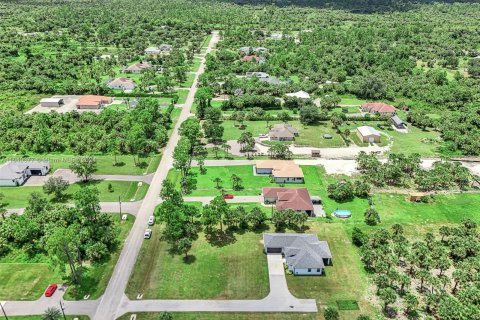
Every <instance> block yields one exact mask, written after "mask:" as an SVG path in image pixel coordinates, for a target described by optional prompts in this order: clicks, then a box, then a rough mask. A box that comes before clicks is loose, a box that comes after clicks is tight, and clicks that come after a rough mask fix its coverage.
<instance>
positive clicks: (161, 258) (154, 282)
mask: <svg viewBox="0 0 480 320" xmlns="http://www.w3.org/2000/svg"><path fill="white" fill-rule="evenodd" d="M160 232H161V228H160V226H159V225H156V226H154V228H153V237H152V239H150V240H147V241H145V242H144V244H143V246H142V249H141V251H140V255H139V258H138V259H137V263H136V266H135V268H134V271H133V274H132V276H131V278H130V281H129V284H128V287H127V295H128V296H129V297H130V299H136V296H137V294H139V293H143V294H144V298H151V299H261V298H263V297H265V296H266V295H267V293H268V290H269V289H268V288H269V287H268V272H267V259H266V257H265V255H264V254H263V251H262V244H261V243H260V240H261V234H260V233H253V232H246V233H244V234H241V235H240V234H235V235H234V237H235V241H234V242H232V243H222V244H218V245H212V244H210V243H209V242H208V241H207V240H206V239H205V236H204V234H200V235H199V239H198V240H196V241H195V242H194V243H193V246H192V249H191V253H190V256H189V258H188V260H184V257H183V256H172V255H170V254H169V252H168V248H169V245H168V244H167V243H166V242H164V241H160Z"/></svg>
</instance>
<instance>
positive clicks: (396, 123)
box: [391, 115, 407, 129]
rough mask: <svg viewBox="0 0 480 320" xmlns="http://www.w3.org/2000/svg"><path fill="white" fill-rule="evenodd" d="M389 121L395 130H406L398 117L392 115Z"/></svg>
mask: <svg viewBox="0 0 480 320" xmlns="http://www.w3.org/2000/svg"><path fill="white" fill-rule="evenodd" d="M391 119H392V123H393V125H394V126H395V128H397V129H406V127H407V125H406V124H405V122H403V120H402V119H400V117H399V116H397V115H394V116H393V117H392V118H391Z"/></svg>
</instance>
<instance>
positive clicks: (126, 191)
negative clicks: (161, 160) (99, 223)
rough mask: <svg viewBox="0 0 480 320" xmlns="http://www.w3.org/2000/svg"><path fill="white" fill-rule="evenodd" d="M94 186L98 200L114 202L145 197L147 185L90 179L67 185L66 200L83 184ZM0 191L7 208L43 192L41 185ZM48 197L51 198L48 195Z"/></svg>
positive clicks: (18, 205) (7, 188)
mask: <svg viewBox="0 0 480 320" xmlns="http://www.w3.org/2000/svg"><path fill="white" fill-rule="evenodd" d="M109 184H111V185H112V187H113V192H110V191H109V190H108V185H109ZM86 185H88V186H95V187H96V188H97V189H98V191H99V192H100V194H99V199H100V201H105V202H115V201H118V198H119V197H120V200H121V201H124V202H126V201H130V200H132V199H133V200H134V201H137V200H141V199H143V198H144V197H145V194H146V193H147V190H148V187H149V185H148V184H146V183H142V186H141V187H138V182H130V181H91V182H89V183H81V182H79V183H75V184H72V185H70V186H69V187H68V189H67V191H66V192H65V195H66V197H65V198H66V199H65V200H66V201H71V200H72V199H71V197H72V195H73V194H74V193H75V192H76V191H78V190H80V188H82V187H83V186H86ZM0 191H1V192H2V193H3V195H4V196H5V198H4V200H3V202H5V203H7V208H23V207H26V206H27V204H28V197H29V195H30V194H31V193H32V192H40V193H43V189H42V187H41V186H32V187H2V188H1V189H0ZM50 198H52V197H51V196H50Z"/></svg>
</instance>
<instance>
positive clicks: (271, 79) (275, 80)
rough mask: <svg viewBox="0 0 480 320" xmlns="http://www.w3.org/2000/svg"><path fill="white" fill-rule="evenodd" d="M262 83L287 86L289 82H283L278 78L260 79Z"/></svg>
mask: <svg viewBox="0 0 480 320" xmlns="http://www.w3.org/2000/svg"><path fill="white" fill-rule="evenodd" d="M260 81H262V82H267V83H270V84H287V83H288V81H282V80H280V79H278V78H276V77H268V78H260Z"/></svg>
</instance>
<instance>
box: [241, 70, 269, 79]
mask: <svg viewBox="0 0 480 320" xmlns="http://www.w3.org/2000/svg"><path fill="white" fill-rule="evenodd" d="M245 75H246V76H247V77H257V78H268V77H270V75H269V74H268V73H266V72H255V71H254V72H247V73H245Z"/></svg>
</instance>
